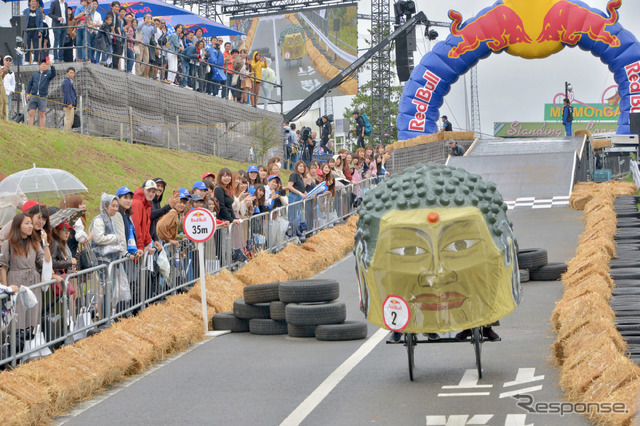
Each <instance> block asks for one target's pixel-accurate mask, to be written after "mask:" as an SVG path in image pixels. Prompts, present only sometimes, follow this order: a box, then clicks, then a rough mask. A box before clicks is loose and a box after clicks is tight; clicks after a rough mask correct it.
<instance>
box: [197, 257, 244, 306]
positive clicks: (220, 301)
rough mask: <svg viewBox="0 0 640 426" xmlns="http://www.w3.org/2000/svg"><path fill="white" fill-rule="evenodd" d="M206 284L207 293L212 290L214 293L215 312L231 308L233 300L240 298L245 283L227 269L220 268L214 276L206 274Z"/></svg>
mask: <svg viewBox="0 0 640 426" xmlns="http://www.w3.org/2000/svg"><path fill="white" fill-rule="evenodd" d="M249 263H251V262H249ZM206 286H207V294H208V293H209V292H212V293H213V295H214V296H213V300H212V302H213V307H214V308H215V310H216V312H229V311H232V310H233V302H235V301H236V300H238V299H242V296H243V289H244V287H245V284H244V283H243V282H242V281H240V280H239V279H238V278H237V277H235V276H234V275H233V274H232V273H231V272H229V270H227V269H222V270H221V271H220V272H218V273H217V274H216V275H215V276H211V275H207V280H206ZM207 297H208V296H207Z"/></svg>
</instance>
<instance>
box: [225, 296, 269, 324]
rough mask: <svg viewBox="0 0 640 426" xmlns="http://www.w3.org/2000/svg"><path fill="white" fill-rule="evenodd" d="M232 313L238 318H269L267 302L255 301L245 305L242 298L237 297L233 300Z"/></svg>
mask: <svg viewBox="0 0 640 426" xmlns="http://www.w3.org/2000/svg"><path fill="white" fill-rule="evenodd" d="M233 314H234V315H235V316H237V317H238V318H244V319H248V320H251V319H269V304H268V303H256V304H253V305H247V304H246V303H244V299H238V300H236V301H235V302H233Z"/></svg>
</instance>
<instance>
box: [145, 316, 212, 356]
mask: <svg viewBox="0 0 640 426" xmlns="http://www.w3.org/2000/svg"><path fill="white" fill-rule="evenodd" d="M138 317H139V318H140V320H142V321H144V322H146V323H147V324H149V325H151V324H153V325H155V326H156V327H157V328H154V329H153V330H152V331H150V334H155V333H157V330H158V329H159V330H161V332H162V333H163V334H165V335H167V336H170V338H171V344H170V345H169V348H167V349H165V350H164V351H163V354H164V355H168V354H170V353H173V352H176V351H179V350H181V349H184V348H186V347H187V346H189V345H191V344H193V343H195V342H197V341H198V340H199V339H200V338H201V337H202V334H203V333H204V332H203V330H202V320H200V321H198V320H197V319H196V318H195V317H194V316H193V315H191V314H189V313H187V312H182V311H180V310H177V309H175V307H174V306H171V305H166V304H165V305H153V306H150V307H148V308H147V309H145V310H144V311H143V312H142V313H141V314H140V315H139V316H138Z"/></svg>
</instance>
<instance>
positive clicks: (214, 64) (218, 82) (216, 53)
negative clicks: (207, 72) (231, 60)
mask: <svg viewBox="0 0 640 426" xmlns="http://www.w3.org/2000/svg"><path fill="white" fill-rule="evenodd" d="M207 50H208V51H209V59H208V62H209V65H210V66H211V80H212V81H213V83H209V90H208V92H209V94H211V95H213V96H218V91H219V90H220V88H221V87H222V85H223V84H224V82H226V80H227V76H226V75H225V73H224V68H223V67H224V54H223V53H222V51H220V41H219V40H218V39H215V38H214V45H213V47H210V48H209V49H207Z"/></svg>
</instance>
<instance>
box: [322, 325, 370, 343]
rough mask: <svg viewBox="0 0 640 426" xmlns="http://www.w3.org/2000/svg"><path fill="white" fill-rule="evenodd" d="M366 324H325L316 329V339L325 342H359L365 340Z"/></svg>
mask: <svg viewBox="0 0 640 426" xmlns="http://www.w3.org/2000/svg"><path fill="white" fill-rule="evenodd" d="M367 332H368V328H367V323H366V322H364V321H345V322H343V323H342V324H327V325H319V326H317V327H316V339H318V340H323V341H327V342H339V341H344V340H360V339H366V338H367Z"/></svg>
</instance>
